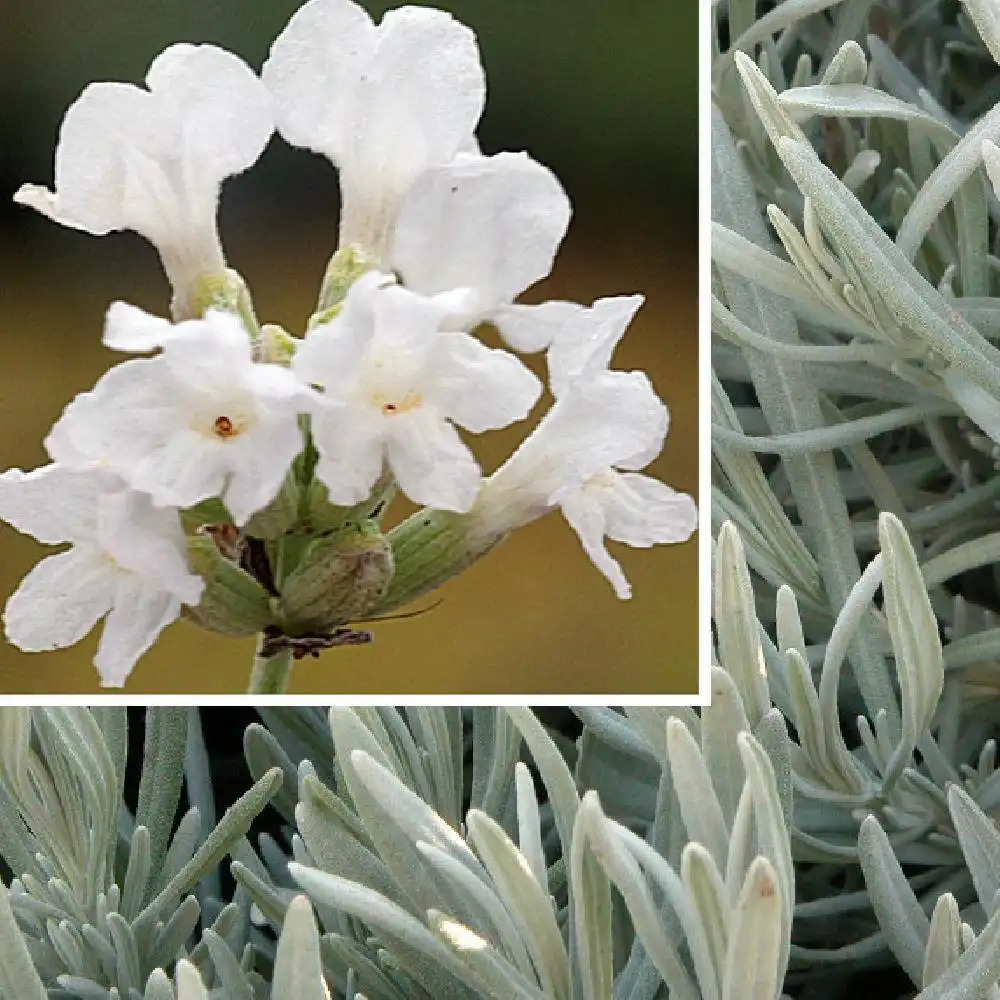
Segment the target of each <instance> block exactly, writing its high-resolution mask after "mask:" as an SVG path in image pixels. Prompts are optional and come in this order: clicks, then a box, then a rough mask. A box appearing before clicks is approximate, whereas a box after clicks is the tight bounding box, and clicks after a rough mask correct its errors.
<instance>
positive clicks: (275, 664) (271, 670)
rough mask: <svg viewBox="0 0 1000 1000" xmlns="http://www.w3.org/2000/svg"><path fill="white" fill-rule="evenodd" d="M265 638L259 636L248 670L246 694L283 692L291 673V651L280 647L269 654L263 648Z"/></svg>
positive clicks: (264, 646) (285, 689)
mask: <svg viewBox="0 0 1000 1000" xmlns="http://www.w3.org/2000/svg"><path fill="white" fill-rule="evenodd" d="M266 643H267V639H266V637H264V636H261V638H260V640H259V642H258V645H257V652H256V653H255V655H254V658H253V669H252V670H251V671H250V687H249V689H248V692H247V693H248V694H284V693H285V692H286V691H287V690H288V682H289V680H290V679H291V675H292V651H291V649H280V650H278V651H277V652H275V653H272V654H271V655H267V654H266V653H265V652H263V650H264V649H265V648H266Z"/></svg>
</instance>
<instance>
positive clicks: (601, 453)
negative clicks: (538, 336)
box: [473, 367, 697, 600]
mask: <svg viewBox="0 0 1000 1000" xmlns="http://www.w3.org/2000/svg"><path fill="white" fill-rule="evenodd" d="M667 426H668V414H667V409H666V407H665V406H664V405H663V403H662V402H661V401H660V400H659V398H658V397H657V395H656V393H655V392H654V391H653V388H652V386H651V385H650V384H649V380H648V379H647V378H646V376H645V375H644V374H643V373H642V372H614V371H612V372H608V371H602V370H594V368H593V367H589V368H584V369H583V370H582V371H581V372H580V373H578V376H577V377H576V378H575V379H574V380H572V381H571V382H570V384H569V385H568V386H567V387H566V388H565V389H564V391H563V392H562V393H561V394H560V396H559V398H558V399H557V400H556V402H555V404H554V405H553V406H552V409H551V410H549V412H548V413H547V414H546V415H545V417H544V418H543V419H542V421H541V423H540V424H539V425H538V427H537V428H536V429H535V430H534V432H533V433H532V434H531V435H529V437H528V438H527V439H526V440H525V441H524V443H523V444H522V445H521V446H520V448H518V449H517V451H516V452H515V453H514V454H513V455H512V456H511V457H510V458H509V459H508V460H507V462H506V463H504V465H503V466H501V467H500V468H499V469H498V470H497V471H496V472H495V473H494V474H493V475H492V476H490V477H489V479H487V480H486V483H485V484H484V486H483V489H482V492H481V494H480V496H479V499H478V500H477V502H476V505H475V508H474V510H473V516H474V517H475V518H476V519H477V521H478V526H477V530H479V531H482V532H483V533H484V534H487V535H501V534H505V533H506V532H508V531H510V530H512V529H513V528H516V527H519V526H520V525H523V524H527V523H528V522H529V521H533V520H535V519H537V518H539V517H541V516H542V515H543V514H546V513H548V512H549V511H550V510H553V509H555V508H556V507H559V508H561V509H562V512H563V515H564V516H565V517H566V520H567V521H568V522H569V524H570V526H571V527H572V528H573V530H574V531H575V532H576V533H577V534H578V535H579V536H580V541H581V542H582V543H583V547H584V550H585V551H586V553H587V555H588V556H589V557H590V559H591V560H592V562H593V563H594V565H595V566H596V567H597V568H598V569H599V570H600V571H601V572H602V573H603V574H604V576H606V577H607V579H608V580H609V581H610V582H611V584H612V586H613V587H614V588H615V593H616V594H617V595H618V596H619V597H620V598H622V599H623V600H624V599H627V598H629V597H630V596H631V588H630V587H629V584H628V581H627V580H626V579H625V575H624V574H623V573H622V570H621V567H620V566H619V565H618V563H617V562H616V561H615V560H614V559H613V558H612V557H611V555H610V554H609V553H608V551H607V549H606V548H605V547H604V538H605V537H609V538H611V539H613V540H615V541H619V542H625V543H626V544H627V545H633V546H639V547H648V546H650V545H654V544H660V543H665V542H681V541H684V540H685V539H686V538H688V537H689V536H690V535H691V533H692V532H693V531H694V529H695V528H696V527H697V511H696V508H695V505H694V501H693V500H692V499H691V497H689V496H687V495H686V494H683V493H676V492H675V491H674V490H672V489H671V488H670V487H669V486H666V485H665V484H663V483H661V482H659V481H658V480H656V479H652V478H651V477H649V476H643V475H640V474H638V473H637V472H636V471H635V470H638V469H641V468H644V467H645V466H646V465H648V464H649V462H651V461H652V459H653V458H654V457H655V456H656V455H657V454H659V452H660V450H661V448H662V446H663V440H664V438H665V436H666V433H667ZM621 470H624V471H621Z"/></svg>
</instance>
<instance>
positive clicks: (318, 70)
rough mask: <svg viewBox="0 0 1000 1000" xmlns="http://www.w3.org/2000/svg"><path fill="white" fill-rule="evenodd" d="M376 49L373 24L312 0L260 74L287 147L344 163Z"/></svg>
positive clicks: (338, 0)
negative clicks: (363, 80)
mask: <svg viewBox="0 0 1000 1000" xmlns="http://www.w3.org/2000/svg"><path fill="white" fill-rule="evenodd" d="M375 44H376V42H375V25H374V24H373V23H372V20H371V18H370V17H369V16H368V14H367V13H366V12H365V11H364V10H363V9H362V8H361V7H359V6H358V5H357V4H354V3H349V2H347V0H310V2H309V3H307V4H303V6H302V7H300V8H299V9H298V10H297V11H296V12H295V14H293V15H292V18H291V20H290V21H289V22H288V25H287V26H286V28H285V30H284V31H283V32H282V33H281V34H280V35H279V36H278V38H277V39H276V40H275V43H274V45H272V46H271V54H270V56H269V57H268V59H267V61H266V62H265V63H264V68H263V70H262V71H261V80H262V81H263V83H264V86H265V87H267V89H268V90H269V91H270V92H271V95H272V98H273V102H274V111H275V118H276V120H277V125H278V131H279V132H280V133H281V135H282V137H283V138H284V139H285V141H286V142H289V143H291V144H292V145H293V146H302V147H304V148H306V149H311V150H312V151H313V152H314V153H321V154H322V155H324V156H327V157H329V159H331V160H332V161H333V162H334V163H335V164H336V163H340V162H341V160H342V159H343V157H344V155H345V152H346V150H347V149H348V148H349V146H350V143H351V139H352V137H351V132H350V123H351V121H352V117H353V115H352V108H353V104H354V101H355V98H356V90H357V86H358V82H359V80H360V78H361V74H362V72H363V68H364V66H365V65H366V63H367V62H368V60H369V59H371V57H372V54H373V52H374V51H375Z"/></svg>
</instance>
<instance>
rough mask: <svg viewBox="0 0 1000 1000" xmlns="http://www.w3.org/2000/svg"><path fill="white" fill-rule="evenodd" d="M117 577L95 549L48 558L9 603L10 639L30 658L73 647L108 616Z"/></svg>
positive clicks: (83, 548) (6, 620)
mask: <svg viewBox="0 0 1000 1000" xmlns="http://www.w3.org/2000/svg"><path fill="white" fill-rule="evenodd" d="M118 575H119V574H118V572H117V571H116V570H115V568H114V566H113V564H112V563H111V562H109V561H108V560H107V559H105V558H104V557H103V555H102V554H101V553H100V552H99V551H98V549H97V548H96V546H93V545H81V546H75V547H74V548H72V549H70V550H69V551H68V552H60V553H59V554H58V555H54V556H49V557H48V558H46V559H43V560H42V561H41V562H40V563H39V564H38V565H37V566H36V567H35V568H34V569H33V570H32V571H31V572H30V573H29V574H28V575H27V576H26V577H25V578H24V580H22V581H21V586H20V587H18V588H17V590H16V591H15V592H14V594H13V595H12V596H11V598H10V600H9V601H8V602H7V607H6V609H5V611H4V627H5V629H6V632H7V638H8V639H9V640H10V641H11V642H12V643H13V644H14V645H15V646H17V647H18V648H19V649H23V650H24V651H25V652H28V653H33V652H40V651H42V650H49V649H62V648H64V647H66V646H72V645H73V643H75V642H79V641H80V639H82V638H83V637H84V636H85V635H86V634H87V633H88V632H89V631H90V630H91V629H92V628H93V627H94V624H95V623H96V622H97V620H98V619H99V618H100V617H101V616H102V615H105V614H107V611H108V609H109V608H110V607H111V603H112V601H113V599H114V591H115V586H116V583H117V578H118Z"/></svg>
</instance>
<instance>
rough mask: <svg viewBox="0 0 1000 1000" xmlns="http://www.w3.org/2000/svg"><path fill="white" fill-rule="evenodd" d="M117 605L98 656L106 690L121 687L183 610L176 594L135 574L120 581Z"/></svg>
mask: <svg viewBox="0 0 1000 1000" xmlns="http://www.w3.org/2000/svg"><path fill="white" fill-rule="evenodd" d="M114 602H115V603H114V607H113V608H112V609H111V612H110V614H109V615H108V617H107V620H106V621H105V623H104V631H103V633H102V635H101V644H100V646H99V647H98V650H97V656H95V657H94V666H96V667H97V670H98V673H99V674H100V675H101V684H102V685H103V686H104V687H121V686H122V685H123V684H124V683H125V679H126V678H127V677H128V675H129V674H130V673H131V672H132V668H133V667H134V666H135V664H136V661H137V660H138V659H139V657H140V656H142V654H143V653H145V652H146V650H147V649H149V647H150V646H152V645H153V643H154V642H156V640H157V638H158V637H159V635H160V633H161V632H162V631H163V630H164V629H165V628H166V627H167V626H168V625H169V624H170V623H171V622H174V621H176V620H177V617H178V615H179V614H180V610H181V602H180V601H179V600H177V598H176V597H174V596H173V595H172V594H170V593H168V592H167V591H164V590H160V589H159V588H158V587H157V586H155V584H151V583H148V582H146V581H144V580H142V579H141V578H139V577H136V576H132V575H131V574H126V575H124V576H123V577H122V578H121V580H120V581H119V585H118V588H117V590H116V592H115V597H114Z"/></svg>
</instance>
